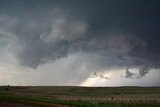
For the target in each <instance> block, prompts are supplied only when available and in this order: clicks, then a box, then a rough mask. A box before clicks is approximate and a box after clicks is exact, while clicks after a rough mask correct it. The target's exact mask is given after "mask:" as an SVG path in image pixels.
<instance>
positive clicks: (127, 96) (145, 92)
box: [0, 86, 160, 107]
mask: <svg viewBox="0 0 160 107" xmlns="http://www.w3.org/2000/svg"><path fill="white" fill-rule="evenodd" d="M0 102H5V103H16V104H23V105H28V106H29V107H65V106H66V107H68V106H72V107H160V87H72V86H70V87H69V86H28V87H23V86H1V87H0Z"/></svg>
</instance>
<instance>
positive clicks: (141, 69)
mask: <svg viewBox="0 0 160 107" xmlns="http://www.w3.org/2000/svg"><path fill="white" fill-rule="evenodd" d="M159 5H160V1H159V0H100V1H98V0H0V85H5V84H9V85H75V86H160V6H159Z"/></svg>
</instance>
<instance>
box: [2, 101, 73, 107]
mask: <svg viewBox="0 0 160 107" xmlns="http://www.w3.org/2000/svg"><path fill="white" fill-rule="evenodd" d="M35 103H37V102H35ZM37 104H42V105H45V106H46V107H71V106H65V105H59V104H58V105H56V104H47V103H45V104H44V103H37ZM0 107H33V106H31V105H24V104H18V103H10V102H1V101H0Z"/></svg>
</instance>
